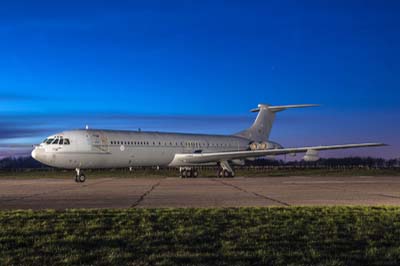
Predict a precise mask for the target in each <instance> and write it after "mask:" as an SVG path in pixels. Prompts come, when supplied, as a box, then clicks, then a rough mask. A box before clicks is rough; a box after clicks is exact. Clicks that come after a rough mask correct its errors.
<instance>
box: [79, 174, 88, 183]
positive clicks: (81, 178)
mask: <svg viewBox="0 0 400 266" xmlns="http://www.w3.org/2000/svg"><path fill="white" fill-rule="evenodd" d="M78 180H79V182H81V183H83V182H85V181H86V176H85V175H84V174H81V175H80V176H79V178H78Z"/></svg>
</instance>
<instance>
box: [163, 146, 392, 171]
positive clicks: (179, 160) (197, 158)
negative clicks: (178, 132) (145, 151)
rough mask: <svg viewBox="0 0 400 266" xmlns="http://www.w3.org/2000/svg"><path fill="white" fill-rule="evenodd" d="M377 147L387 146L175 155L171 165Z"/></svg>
mask: <svg viewBox="0 0 400 266" xmlns="http://www.w3.org/2000/svg"><path fill="white" fill-rule="evenodd" d="M377 146H386V144H383V143H360V144H343V145H331V146H311V147H299V148H283V149H271V150H249V151H227V152H210V153H189V154H187V153H186V154H185V153H178V154H175V157H174V159H173V160H172V162H171V163H170V166H182V165H191V164H203V163H211V162H220V161H229V160H235V159H246V158H254V157H262V156H267V155H283V154H296V153H306V152H307V153H308V152H318V151H323V150H338V149H350V148H363V147H377Z"/></svg>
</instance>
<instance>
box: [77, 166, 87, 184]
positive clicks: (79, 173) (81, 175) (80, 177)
mask: <svg viewBox="0 0 400 266" xmlns="http://www.w3.org/2000/svg"><path fill="white" fill-rule="evenodd" d="M75 171H76V175H75V182H76V183H83V182H85V181H86V176H85V174H84V173H83V172H82V171H81V169H79V168H76V169H75Z"/></svg>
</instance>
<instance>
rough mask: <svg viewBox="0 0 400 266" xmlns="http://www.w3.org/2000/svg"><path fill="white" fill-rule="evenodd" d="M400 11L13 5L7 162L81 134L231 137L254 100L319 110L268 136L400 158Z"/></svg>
mask: <svg viewBox="0 0 400 266" xmlns="http://www.w3.org/2000/svg"><path fill="white" fill-rule="evenodd" d="M398 14H400V2H399V1H394V0H393V1H193V2H192V1H33V0H32V1H6V2H4V3H2V4H1V8H0V40H1V41H0V119H1V120H0V145H1V147H0V156H1V154H3V156H4V155H10V154H17V153H24V152H26V148H21V149H20V148H18V149H16V148H13V149H10V148H9V147H8V146H9V144H18V145H20V144H30V143H35V142H38V141H40V140H41V139H42V138H43V137H45V136H46V135H49V134H51V133H54V132H58V131H62V130H65V129H69V128H79V127H80V128H81V127H84V125H85V124H89V125H90V126H91V127H97V128H122V129H136V128H138V127H141V128H142V129H144V130H146V129H147V130H166V131H190V132H210V133H233V132H236V131H239V130H241V129H243V128H245V127H247V126H248V125H249V124H250V123H251V122H252V119H253V116H252V115H251V114H248V113H247V112H248V109H250V108H253V107H255V106H256V105H257V104H258V103H271V104H297V103H320V104H322V105H323V106H322V107H320V108H318V109H309V110H292V111H287V112H286V113H281V114H280V116H278V118H277V121H276V124H275V127H274V130H273V133H272V136H271V137H272V138H273V139H274V140H276V141H278V142H281V143H282V144H283V145H284V146H300V145H312V144H335V143H344V142H345V143H347V142H363V141H382V142H387V143H389V144H391V145H392V146H391V147H388V148H382V149H373V150H370V149H368V150H354V151H346V152H339V153H334V155H358V154H361V155H377V156H385V157H400V152H399V149H400V141H399V140H398V136H399V135H400V134H399V133H400V125H399V122H400V115H399V114H400V107H399V102H400V90H399V88H400V50H399V47H400V16H399V15H398ZM24 149H25V150H24ZM325 154H327V155H332V154H331V153H325Z"/></svg>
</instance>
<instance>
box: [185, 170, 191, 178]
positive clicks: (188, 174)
mask: <svg viewBox="0 0 400 266" xmlns="http://www.w3.org/2000/svg"><path fill="white" fill-rule="evenodd" d="M186 176H187V178H191V177H192V170H189V171H187V172H186Z"/></svg>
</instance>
